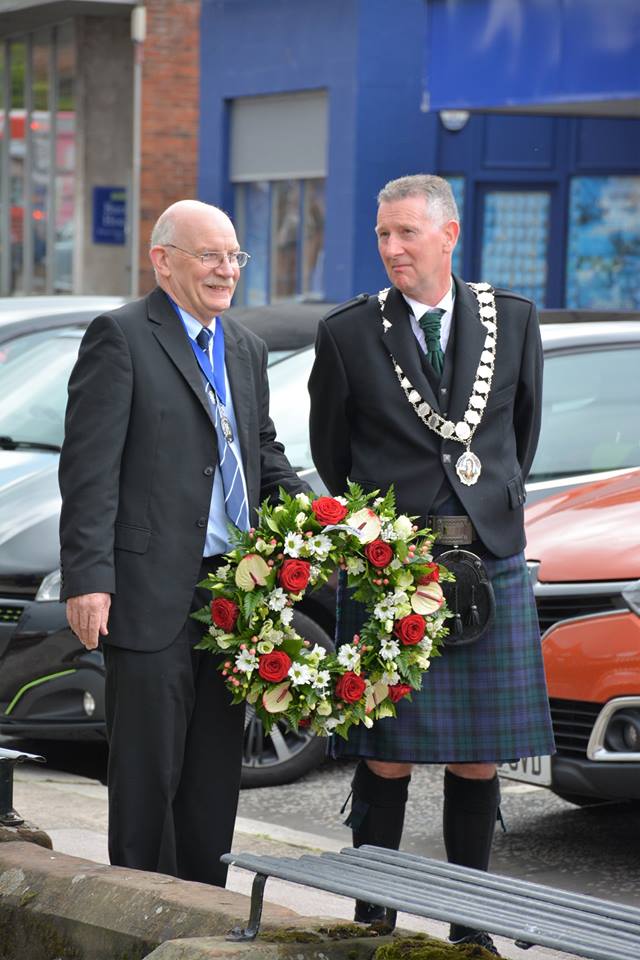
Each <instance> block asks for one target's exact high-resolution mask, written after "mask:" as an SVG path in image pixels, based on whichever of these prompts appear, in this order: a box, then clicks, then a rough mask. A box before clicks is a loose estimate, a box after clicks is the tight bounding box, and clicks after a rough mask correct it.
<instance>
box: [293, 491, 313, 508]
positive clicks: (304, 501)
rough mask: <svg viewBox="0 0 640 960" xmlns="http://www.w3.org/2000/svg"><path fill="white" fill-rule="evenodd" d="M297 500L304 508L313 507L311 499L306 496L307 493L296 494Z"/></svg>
mask: <svg viewBox="0 0 640 960" xmlns="http://www.w3.org/2000/svg"><path fill="white" fill-rule="evenodd" d="M296 500H297V501H298V503H301V504H302V506H303V507H310V506H311V500H309V497H308V496H307V495H306V493H296Z"/></svg>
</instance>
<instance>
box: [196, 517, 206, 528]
mask: <svg viewBox="0 0 640 960" xmlns="http://www.w3.org/2000/svg"><path fill="white" fill-rule="evenodd" d="M206 525H207V518H206V517H200V519H199V520H198V526H199V527H206Z"/></svg>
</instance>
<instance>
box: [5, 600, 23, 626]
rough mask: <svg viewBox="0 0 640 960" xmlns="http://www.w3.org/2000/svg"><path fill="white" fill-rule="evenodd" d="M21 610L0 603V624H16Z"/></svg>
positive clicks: (21, 608) (20, 608)
mask: <svg viewBox="0 0 640 960" xmlns="http://www.w3.org/2000/svg"><path fill="white" fill-rule="evenodd" d="M23 610H24V607H10V606H8V604H4V603H0V623H17V622H18V620H19V619H20V617H21V616H22V611H23Z"/></svg>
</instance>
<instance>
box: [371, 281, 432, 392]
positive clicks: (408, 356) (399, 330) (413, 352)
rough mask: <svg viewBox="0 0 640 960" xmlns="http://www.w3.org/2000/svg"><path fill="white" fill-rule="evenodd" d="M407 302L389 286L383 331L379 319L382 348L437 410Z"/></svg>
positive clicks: (398, 292)
mask: <svg viewBox="0 0 640 960" xmlns="http://www.w3.org/2000/svg"><path fill="white" fill-rule="evenodd" d="M408 312H409V307H408V306H407V302H406V300H405V299H404V297H403V296H402V294H401V293H400V291H399V290H396V288H395V287H391V289H390V290H389V293H388V295H387V300H386V303H385V307H384V311H383V313H384V316H385V318H386V319H387V320H388V321H389V323H390V324H391V326H390V327H388V328H387V330H386V331H385V330H384V329H383V325H382V318H381V321H380V338H381V340H382V343H383V345H384V347H385V349H386V350H387V351H388V352H389V353H390V354H391V356H392V357H393V358H394V359H395V361H396V362H397V363H398V364H399V365H400V366H401V367H402V370H403V372H404V374H405V376H406V377H408V379H409V380H410V381H411V383H412V385H413V386H414V387H415V389H416V390H417V391H418V393H419V394H420V396H421V397H423V398H424V399H425V400H426V401H427V403H428V404H429V406H430V407H432V408H433V409H435V410H439V409H440V408H439V405H438V399H437V397H436V394H435V391H434V390H433V388H432V386H431V384H430V383H429V380H428V379H427V377H426V374H425V372H424V370H423V369H422V365H421V363H420V355H419V352H418V351H419V350H420V346H419V344H418V342H417V340H416V338H415V336H414V334H413V330H412V329H411V324H410V322H409V317H408Z"/></svg>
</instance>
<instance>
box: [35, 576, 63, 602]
mask: <svg viewBox="0 0 640 960" xmlns="http://www.w3.org/2000/svg"><path fill="white" fill-rule="evenodd" d="M36 600H58V601H59V600H60V570H59V569H58V570H52V571H51V573H48V574H47V575H46V577H45V578H44V580H43V581H42V583H41V584H40V586H39V587H38V592H37V593H36Z"/></svg>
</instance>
